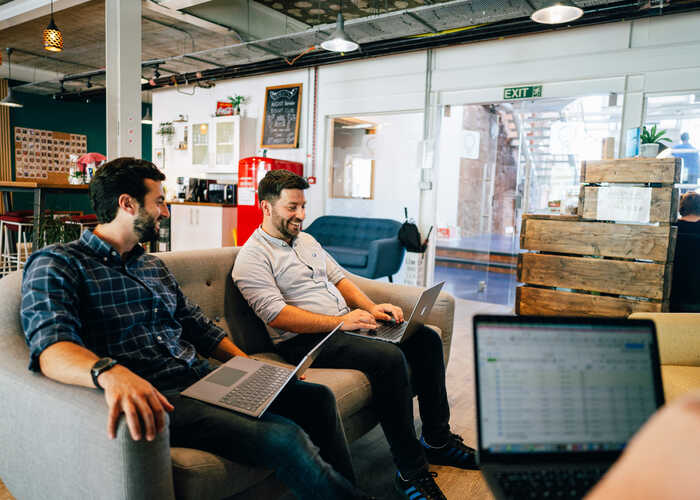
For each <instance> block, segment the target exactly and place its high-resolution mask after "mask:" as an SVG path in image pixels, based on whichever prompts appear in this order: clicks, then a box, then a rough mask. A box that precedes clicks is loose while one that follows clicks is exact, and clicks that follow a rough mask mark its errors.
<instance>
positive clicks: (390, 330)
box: [345, 281, 445, 344]
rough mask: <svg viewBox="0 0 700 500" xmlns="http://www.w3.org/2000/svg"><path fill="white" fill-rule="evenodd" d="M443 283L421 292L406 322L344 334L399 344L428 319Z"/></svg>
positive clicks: (383, 322)
mask: <svg viewBox="0 0 700 500" xmlns="http://www.w3.org/2000/svg"><path fill="white" fill-rule="evenodd" d="M444 284H445V282H444V281H441V282H440V283H437V284H435V285H433V286H431V287H430V288H426V289H425V290H423V293H421V294H420V297H419V298H418V302H416V305H415V306H413V311H411V315H410V316H409V317H408V320H407V321H403V322H401V323H394V322H387V321H379V322H378V324H377V328H376V329H362V330H346V331H345V333H349V334H350V335H357V336H359V337H367V338H370V339H377V340H383V341H384V342H392V343H394V344H400V343H401V342H404V341H405V340H407V339H409V338H410V337H411V335H413V334H414V333H415V332H417V331H418V330H419V329H420V327H421V326H423V325H424V324H425V321H426V320H427V319H428V315H429V314H430V311H431V310H432V309H433V306H434V305H435V301H436V300H437V298H438V295H440V290H442V286H443V285H444Z"/></svg>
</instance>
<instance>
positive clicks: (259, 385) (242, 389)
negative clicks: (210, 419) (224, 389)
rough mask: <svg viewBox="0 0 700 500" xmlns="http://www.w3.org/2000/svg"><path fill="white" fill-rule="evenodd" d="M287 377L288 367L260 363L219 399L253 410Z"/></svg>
mask: <svg viewBox="0 0 700 500" xmlns="http://www.w3.org/2000/svg"><path fill="white" fill-rule="evenodd" d="M288 377H289V368H283V367H281V366H273V365H262V366H261V367H260V368H258V369H257V370H256V371H255V372H253V374H252V375H251V376H250V377H248V378H247V379H246V380H245V381H244V382H243V383H241V384H240V385H237V386H236V387H235V388H234V389H233V390H231V391H230V392H229V393H228V394H226V395H225V396H224V397H223V398H221V399H220V400H219V402H220V403H224V404H227V405H230V406H233V407H235V408H240V409H243V410H248V411H251V412H255V411H256V410H257V409H258V408H260V407H261V406H262V405H263V404H264V403H265V401H267V400H268V398H269V397H270V396H272V395H273V394H274V393H275V392H276V391H277V390H278V389H279V388H280V387H282V385H283V384H284V382H285V381H286V380H287V378H288Z"/></svg>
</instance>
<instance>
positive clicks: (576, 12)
mask: <svg viewBox="0 0 700 500" xmlns="http://www.w3.org/2000/svg"><path fill="white" fill-rule="evenodd" d="M582 15H583V9H581V8H580V7H577V6H576V5H574V4H573V2H571V1H569V0H547V1H546V2H545V4H544V5H543V6H542V7H540V8H539V9H537V10H536V11H535V12H533V13H532V15H531V16H530V19H532V20H533V21H535V22H536V23H540V24H562V23H569V22H571V21H575V20H576V19H578V18H579V17H581V16H582Z"/></svg>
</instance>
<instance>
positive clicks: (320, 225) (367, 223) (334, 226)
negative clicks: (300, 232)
mask: <svg viewBox="0 0 700 500" xmlns="http://www.w3.org/2000/svg"><path fill="white" fill-rule="evenodd" d="M400 227H401V223H400V222H397V221H395V220H391V219H372V218H368V217H345V216H340V215H324V216H321V217H319V218H318V219H316V220H315V221H313V222H312V223H311V225H310V226H309V227H308V228H306V229H305V231H306V232H307V233H309V234H310V235H311V236H313V237H314V238H316V240H317V241H318V242H319V243H320V244H321V246H324V247H326V246H331V247H333V246H344V247H352V248H367V247H369V244H370V242H371V241H374V240H381V239H384V238H392V237H398V234H399V228H400Z"/></svg>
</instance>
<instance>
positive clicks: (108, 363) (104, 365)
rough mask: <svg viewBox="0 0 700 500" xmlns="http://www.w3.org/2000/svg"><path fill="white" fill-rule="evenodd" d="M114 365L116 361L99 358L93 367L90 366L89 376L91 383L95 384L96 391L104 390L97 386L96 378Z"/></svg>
mask: <svg viewBox="0 0 700 500" xmlns="http://www.w3.org/2000/svg"><path fill="white" fill-rule="evenodd" d="M116 364H117V360H116V359H112V358H100V359H98V360H97V361H96V362H95V364H94V365H92V368H91V369H90V375H92V383H93V384H95V387H97V388H98V389H104V388H103V387H102V386H101V385H100V384H99V382H97V377H99V376H100V374H101V373H104V372H106V371H107V370H109V369H110V368H112V367H114V365H116Z"/></svg>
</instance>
